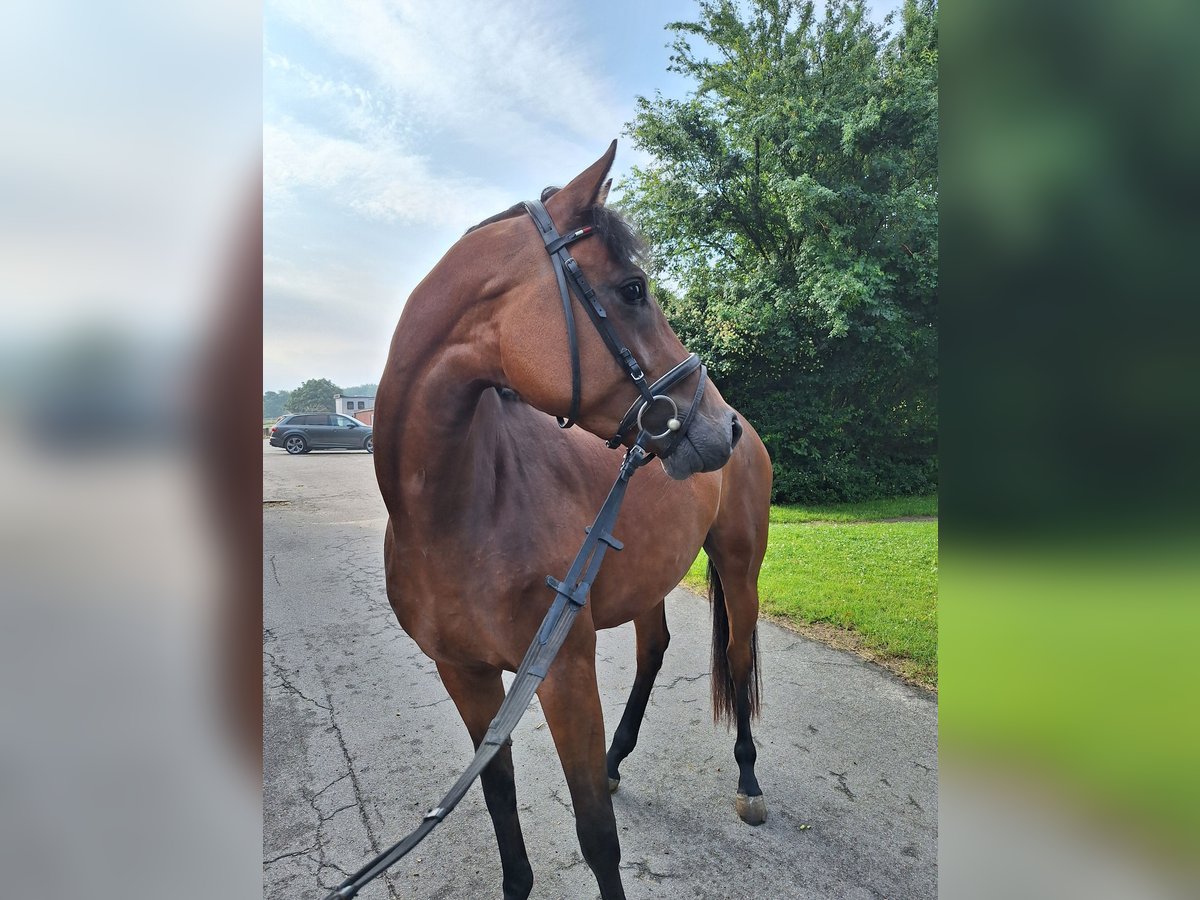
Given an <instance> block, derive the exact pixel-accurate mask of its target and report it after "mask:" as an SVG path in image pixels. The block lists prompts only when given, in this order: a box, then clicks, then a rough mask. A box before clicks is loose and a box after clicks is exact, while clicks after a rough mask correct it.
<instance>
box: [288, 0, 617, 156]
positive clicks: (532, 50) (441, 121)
mask: <svg viewBox="0 0 1200 900" xmlns="http://www.w3.org/2000/svg"><path fill="white" fill-rule="evenodd" d="M268 5H269V9H270V10H272V11H274V12H277V13H279V14H280V15H282V16H284V17H286V18H287V19H288V20H290V21H291V22H292V23H294V24H296V25H299V26H300V27H301V28H303V29H304V30H306V31H307V32H308V33H309V34H311V35H312V36H313V37H314V38H316V39H317V40H318V41H319V42H320V43H321V44H322V45H324V46H325V47H327V48H328V49H330V50H332V51H334V52H335V53H337V54H339V55H340V56H342V57H343V58H345V59H348V60H352V61H353V62H355V63H356V64H358V65H360V66H362V67H364V68H365V69H366V70H367V71H368V72H369V73H370V76H371V78H372V79H373V80H374V84H373V85H372V87H373V88H378V89H379V90H381V91H385V92H387V93H388V94H389V95H390V96H391V98H392V100H393V102H395V103H397V104H398V105H399V106H400V107H401V108H403V109H404V110H405V111H406V112H407V113H410V114H412V115H414V116H417V117H419V118H420V119H421V121H422V126H423V130H430V129H432V130H434V131H442V132H445V133H447V134H448V135H450V136H453V138H454V139H456V140H458V141H461V142H463V143H465V144H468V145H471V146H474V147H477V148H480V149H485V150H486V151H487V152H489V153H497V152H498V153H502V154H504V156H505V158H506V159H508V160H520V161H524V162H527V163H528V164H530V165H531V166H532V167H533V169H534V171H539V172H545V171H547V169H549V170H550V171H556V170H557V169H558V168H559V167H560V166H561V165H562V163H563V159H564V156H565V157H566V158H568V159H571V160H572V161H573V162H578V161H579V160H580V159H582V158H583V157H581V156H580V153H581V152H582V153H583V155H584V157H588V159H587V161H589V162H590V161H591V159H592V158H594V157H595V156H597V155H598V153H599V150H602V149H603V146H600V147H596V146H595V144H596V143H597V137H596V135H597V134H598V133H599V134H601V135H606V136H615V135H616V134H617V133H618V132H619V131H620V128H621V126H622V123H623V122H624V120H625V118H626V117H627V115H626V114H627V110H626V109H625V108H624V107H623V106H622V105H621V104H619V103H617V102H616V101H615V100H614V98H613V93H614V92H613V91H612V90H611V88H610V87H609V80H608V79H606V78H605V76H604V73H603V71H602V70H601V69H600V66H599V65H598V63H597V55H596V54H595V53H594V52H592V51H591V49H590V47H589V42H588V40H587V36H586V35H583V34H580V33H578V32H577V31H575V30H574V28H573V26H572V17H571V16H570V14H569V10H568V9H566V8H564V7H563V6H562V5H561V4H560V3H554V4H551V3H547V2H542V0H534V2H529V3H525V4H520V5H518V4H515V3H514V4H497V3H495V2H490V0H458V2H455V3H429V2H427V0H392V2H387V0H353V2H346V3H337V4H333V3H329V4H324V3H313V2H309V0H270V2H269V4H268ZM589 154H590V157H589V156H588V155H589Z"/></svg>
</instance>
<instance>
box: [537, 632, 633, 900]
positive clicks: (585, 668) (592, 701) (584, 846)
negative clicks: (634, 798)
mask: <svg viewBox="0 0 1200 900" xmlns="http://www.w3.org/2000/svg"><path fill="white" fill-rule="evenodd" d="M585 615H586V611H585ZM580 618H581V620H582V618H583V617H582V616H581V617H580ZM538 696H539V697H540V699H541V703H542V712H543V713H545V716H546V722H547V723H548V724H549V725H550V733H551V734H552V735H553V736H554V744H555V747H556V748H557V749H558V758H559V760H561V761H562V767H563V774H564V775H566V777H567V787H568V788H569V789H570V791H571V804H572V806H573V807H574V809H575V832H576V834H578V836H579V849H580V850H581V851H583V858H584V860H585V861H586V862H587V864H588V866H590V867H591V870H592V872H593V873H594V874H595V876H596V882H597V884H598V885H599V886H600V897H601V900H625V889H624V887H622V885H621V872H620V863H621V844H620V841H619V840H618V838H617V821H616V818H615V817H614V816H613V807H612V796H611V795H610V794H609V790H608V777H607V775H606V774H605V768H604V714H603V712H602V710H601V709H600V691H599V689H598V688H597V687H596V633H595V631H594V630H592V628H591V625H590V623H587V622H584V621H578V622H576V623H575V630H574V632H573V633H572V634H571V635H570V637H569V639H568V644H567V645H566V646H564V647H563V650H562V652H561V653H560V654H559V657H558V659H556V660H555V661H554V665H553V666H552V667H551V669H550V674H549V677H548V678H547V679H546V680H545V681H543V682H542V685H541V687H540V688H538Z"/></svg>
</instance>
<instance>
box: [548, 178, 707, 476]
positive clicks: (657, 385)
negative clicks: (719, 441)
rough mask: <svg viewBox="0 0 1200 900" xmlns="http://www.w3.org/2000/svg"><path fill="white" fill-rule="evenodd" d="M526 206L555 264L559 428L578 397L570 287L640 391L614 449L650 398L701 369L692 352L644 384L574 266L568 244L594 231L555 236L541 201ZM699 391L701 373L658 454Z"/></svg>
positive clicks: (575, 411) (575, 410)
mask: <svg viewBox="0 0 1200 900" xmlns="http://www.w3.org/2000/svg"><path fill="white" fill-rule="evenodd" d="M525 210H526V212H528V213H529V217H530V218H531V219H533V222H534V224H535V225H536V226H537V229H538V233H539V234H540V235H541V237H542V242H543V243H544V244H545V245H546V252H547V253H548V254H549V256H550V261H551V264H552V265H553V267H554V275H555V278H556V279H557V280H558V290H559V294H560V295H561V297H562V303H563V315H564V317H565V319H566V322H567V345H568V350H569V352H570V354H571V408H570V411H569V412H568V413H567V417H566V419H565V420H564V419H562V418H561V417H560V418H559V419H558V424H559V427H560V428H570V427H571V426H572V425H573V424H575V420H576V419H577V418H578V417H579V398H580V378H581V376H580V370H579V342H578V336H577V334H576V331H575V317H574V314H573V313H572V309H571V296H570V295H571V292H572V291H571V290H569V289H568V285H569V286H570V288H571V289H573V292H574V293H575V295H576V296H577V297H578V298H579V303H580V305H581V306H582V307H583V311H584V312H585V313H587V315H588V318H589V319H591V320H592V325H594V326H595V328H596V331H597V332H598V333H599V334H600V337H601V339H602V340H603V341H604V344H605V346H606V347H607V348H608V352H609V353H611V354H612V356H613V359H615V360H616V361H617V364H618V365H619V366H621V368H622V369H623V370H624V371H625V374H626V375H628V376H629V379H630V380H631V381H632V382H633V384H634V387H636V388H637V390H638V394H639V395H640V396H639V398H638V399H637V400H635V401H634V403H633V406H631V407H630V409H629V412H628V413H626V414H625V418H624V419H622V420H621V425H620V427H619V428H618V429H617V433H616V434H615V435H614V436H613V437H612V438H610V439H609V441H608V446H609V447H612V448H616V447H617V446H619V445H620V444H621V442H622V441H623V440H624V439H625V436H626V435H627V434H628V433H629V432H630V430H632V428H633V426H634V425H635V424H636V422H637V416H638V413H639V412H640V411H641V410H642V409H643V408H644V407H646V406H648V405H649V404H652V403H653V402H654V398H655V397H656V396H658V395H660V394H662V393H664V392H665V391H667V390H668V389H669V388H671V387H672V386H674V385H675V384H678V383H679V382H680V381H682V380H683V379H684V378H686V377H687V376H689V375H691V374H692V372H694V371H695V370H696V369H697V368H702V366H701V363H700V358H699V357H698V356H696V354H694V353H693V354H691V355H690V356H689V357H688V358H687V359H685V360H684V361H683V362H681V363H679V364H678V365H677V366H675V367H674V368H672V369H671V370H670V371H669V372H667V374H666V375H664V376H663V377H662V378H660V379H658V381H656V382H654V384H653V385H648V384H647V383H646V374H645V373H644V372H643V371H642V367H641V366H640V365H639V364H638V361H637V359H636V358H635V357H634V355H633V353H632V352H631V351H630V350H629V348H628V347H626V346H625V345H624V344H623V343H622V342H621V339H620V338H619V337H618V336H617V333H616V332H615V331H614V330H613V327H612V325H611V323H610V322H609V321H608V313H607V312H606V311H605V309H604V306H603V304H601V303H600V301H599V299H598V298H597V297H596V292H595V291H594V290H593V289H592V286H591V285H590V284H589V283H588V280H587V276H585V275H584V274H583V270H582V269H580V268H579V263H577V262H576V261H575V257H573V256H571V254H570V252H569V251H568V250H567V248H568V247H569V246H570V245H571V244H573V243H575V241H578V240H582V239H583V238H586V237H589V236H590V235H591V234H593V233H594V229H593V228H591V227H590V226H585V227H583V228H579V229H576V230H575V231H572V232H569V233H568V234H565V235H559V233H558V229H556V228H555V227H554V221H553V219H551V218H550V213H549V212H547V211H546V207H545V205H544V204H543V203H542V202H541V201H540V200H527V201H526V202H525ZM703 394H704V376H703V374H702V375H701V378H700V384H699V386H698V389H697V392H696V399H695V401H694V402H693V404H692V408H691V409H689V410H688V413H687V415H686V417H685V419H684V423H683V424H682V425H681V427H680V428H679V429H678V431H677V432H676V433H675V435H674V436H673V437H672V438H671V439H670V440H669V441H668V443H667V445H666V446H665V447H663V448H662V449H661V450H659V451H658V455H659V456H667V455H669V454H670V453H671V452H672V451H673V450H674V449H675V447H676V446H677V445H678V443H679V441H680V439H682V437H683V434H684V432H685V431H686V430H687V428H686V426H687V424H688V423H690V422H691V419H692V415H693V413H694V412H695V408H696V406H697V405H698V404H699V403H700V399H701V398H702V396H703Z"/></svg>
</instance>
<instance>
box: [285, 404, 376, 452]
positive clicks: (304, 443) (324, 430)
mask: <svg viewBox="0 0 1200 900" xmlns="http://www.w3.org/2000/svg"><path fill="white" fill-rule="evenodd" d="M270 443H271V446H272V447H282V448H283V449H284V450H286V451H287V452H288V453H291V454H293V455H295V454H298V453H307V452H308V451H309V450H332V449H337V450H366V451H367V452H368V453H374V452H375V445H374V443H373V442H372V440H371V426H370V425H364V424H363V423H362V422H360V421H358V419H351V418H350V417H349V416H339V415H334V414H332V413H300V414H296V415H290V416H284V417H283V418H282V419H280V420H279V421H278V422H276V423H275V424H274V425H272V426H271V441H270Z"/></svg>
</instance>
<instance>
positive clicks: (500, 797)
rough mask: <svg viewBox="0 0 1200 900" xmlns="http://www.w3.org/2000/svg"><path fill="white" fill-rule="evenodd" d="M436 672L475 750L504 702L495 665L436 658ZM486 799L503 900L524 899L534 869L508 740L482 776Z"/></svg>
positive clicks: (531, 886)
mask: <svg viewBox="0 0 1200 900" xmlns="http://www.w3.org/2000/svg"><path fill="white" fill-rule="evenodd" d="M437 668H438V674H439V675H441V676H442V684H444V685H445V687H446V691H447V693H449V694H450V697H451V699H452V700H453V701H454V705H455V706H457V707H458V712H459V715H461V716H462V719H463V722H465V723H466V726H467V730H468V731H469V732H470V733H471V742H472V743H473V744H474V745H475V749H476V750H478V749H479V744H480V743H481V742H482V741H483V738H484V735H485V734H486V733H487V729H488V725H489V724H491V721H492V718H493V717H494V716H495V715H496V711H497V710H498V709H499V708H500V704H501V703H502V702H503V701H504V682H503V681H502V680H501V679H500V672H499V670H497V669H474V668H467V667H465V666H454V665H449V664H447V663H438V664H437ZM480 781H482V783H483V799H484V800H485V801H486V802H487V808H488V813H490V814H491V817H492V826H493V827H494V828H495V830H496V843H497V845H498V846H499V848H500V866H501V868H502V869H503V871H504V900H525V898H526V897H528V896H529V892H530V891H531V890H532V889H533V869H532V867H531V866H530V865H529V855H528V853H527V852H526V850H525V838H524V837H523V836H522V834H521V822H520V819H518V817H517V786H516V780H515V778H514V773H513V759H512V745H511V742H506V743H505V745H504V746H503V747H501V748H500V752H499V753H497V754H496V756H495V758H494V759H493V760H492V761H491V762H490V763H488V765H487V768H486V769H484V770H483V774H482V775H481V776H480Z"/></svg>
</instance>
